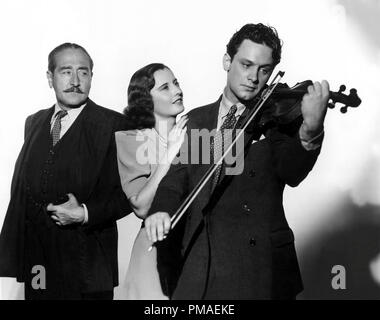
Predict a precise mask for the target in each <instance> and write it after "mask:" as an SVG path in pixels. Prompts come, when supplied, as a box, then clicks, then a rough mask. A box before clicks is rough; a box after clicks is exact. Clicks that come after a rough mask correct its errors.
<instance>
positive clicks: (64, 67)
mask: <svg viewBox="0 0 380 320" xmlns="http://www.w3.org/2000/svg"><path fill="white" fill-rule="evenodd" d="M72 69H73V67H71V66H62V67H59V69H58V70H60V71H61V70H72ZM78 70H86V71H90V69H89V68H88V67H79V68H78Z"/></svg>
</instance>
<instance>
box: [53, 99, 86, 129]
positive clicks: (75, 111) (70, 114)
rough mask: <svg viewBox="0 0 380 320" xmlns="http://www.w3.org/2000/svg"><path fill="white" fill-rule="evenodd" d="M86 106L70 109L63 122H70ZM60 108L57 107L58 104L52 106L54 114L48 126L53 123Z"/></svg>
mask: <svg viewBox="0 0 380 320" xmlns="http://www.w3.org/2000/svg"><path fill="white" fill-rule="evenodd" d="M85 106H86V103H84V104H82V105H81V106H80V107H79V108H71V109H69V110H67V115H66V116H64V117H63V118H62V120H63V121H65V120H69V121H70V120H71V119H75V118H76V117H77V116H78V115H79V114H80V113H81V111H82V110H83V108H84V107H85ZM61 110H62V108H61V107H60V106H59V105H58V103H56V104H55V106H54V113H53V116H52V117H51V120H50V124H52V123H53V122H54V121H55V117H56V116H57V113H58V112H59V111H61Z"/></svg>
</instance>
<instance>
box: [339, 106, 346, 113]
mask: <svg viewBox="0 0 380 320" xmlns="http://www.w3.org/2000/svg"><path fill="white" fill-rule="evenodd" d="M347 108H348V106H345V107H342V108H340V112H342V113H346V112H347Z"/></svg>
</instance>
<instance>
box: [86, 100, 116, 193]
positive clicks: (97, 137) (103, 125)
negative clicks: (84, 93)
mask: <svg viewBox="0 0 380 320" xmlns="http://www.w3.org/2000/svg"><path fill="white" fill-rule="evenodd" d="M82 125H83V128H82V129H83V133H84V135H85V141H86V143H87V150H88V152H89V154H88V155H87V157H86V158H87V159H89V163H88V165H86V166H84V167H83V171H84V172H83V177H84V178H85V179H90V180H92V181H90V185H91V188H90V189H89V190H88V192H89V193H88V195H89V194H90V193H91V191H92V189H93V187H94V186H95V183H96V181H97V178H98V176H99V172H100V170H101V167H102V164H103V162H104V158H105V156H106V154H107V149H108V147H109V141H110V139H111V135H112V134H113V131H112V119H111V118H110V117H105V116H104V113H102V112H101V110H100V107H99V106H97V105H96V104H95V103H94V102H92V101H91V100H90V99H88V102H87V105H86V106H85V108H84V109H83V118H82ZM88 195H87V196H88ZM84 200H85V199H84Z"/></svg>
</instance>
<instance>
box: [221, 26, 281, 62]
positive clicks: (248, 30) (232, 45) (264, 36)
mask: <svg viewBox="0 0 380 320" xmlns="http://www.w3.org/2000/svg"><path fill="white" fill-rule="evenodd" d="M244 40H251V41H253V42H256V43H259V44H265V45H266V46H268V47H269V48H271V49H272V58H273V63H274V65H277V64H278V63H279V62H280V61H281V47H282V41H281V40H280V38H279V37H278V34H277V30H276V29H275V28H273V27H271V26H266V25H264V24H262V23H258V24H253V23H249V24H246V25H244V26H243V27H242V28H241V29H240V30H239V31H237V32H235V34H234V35H233V36H232V38H231V39H230V41H229V42H228V44H227V53H228V54H229V56H230V57H231V61H232V59H233V58H234V56H235V54H236V52H237V51H238V50H239V47H240V45H241V43H242V42H243V41H244Z"/></svg>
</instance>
